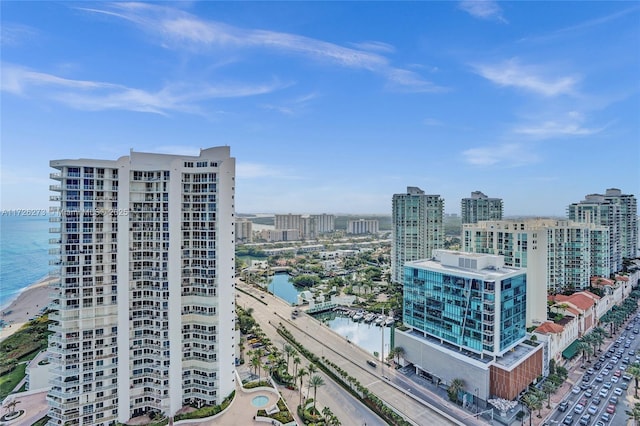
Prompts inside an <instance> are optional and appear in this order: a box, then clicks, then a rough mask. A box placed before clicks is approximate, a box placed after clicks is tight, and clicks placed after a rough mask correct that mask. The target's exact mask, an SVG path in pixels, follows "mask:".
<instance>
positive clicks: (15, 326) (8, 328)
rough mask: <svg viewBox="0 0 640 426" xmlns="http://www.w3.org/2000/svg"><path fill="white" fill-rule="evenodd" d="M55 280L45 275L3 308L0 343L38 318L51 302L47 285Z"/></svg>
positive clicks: (0, 317) (0, 318) (1, 311)
mask: <svg viewBox="0 0 640 426" xmlns="http://www.w3.org/2000/svg"><path fill="white" fill-rule="evenodd" d="M57 279H58V278H55V277H52V276H50V275H47V276H46V277H44V278H43V279H41V280H39V281H36V282H34V283H32V284H31V285H29V286H28V287H26V288H25V289H23V290H22V291H21V292H20V293H19V294H18V295H17V296H16V298H15V299H13V300H11V301H10V302H9V303H8V304H7V305H5V306H3V308H2V309H1V310H0V320H2V321H4V325H3V326H2V328H0V341H2V340H4V339H6V338H7V337H9V336H11V335H12V334H14V333H15V332H16V331H18V330H19V329H20V328H22V326H23V325H24V324H26V323H27V322H29V319H30V318H35V317H38V316H40V312H41V310H42V309H43V308H45V307H46V306H48V305H49V303H50V302H51V299H50V297H49V293H50V292H51V289H50V287H49V284H51V283H52V282H55V281H56V280H57Z"/></svg>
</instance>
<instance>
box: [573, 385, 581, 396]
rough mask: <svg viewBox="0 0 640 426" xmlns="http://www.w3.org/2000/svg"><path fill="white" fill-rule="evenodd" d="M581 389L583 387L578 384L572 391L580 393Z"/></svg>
mask: <svg viewBox="0 0 640 426" xmlns="http://www.w3.org/2000/svg"><path fill="white" fill-rule="evenodd" d="M580 390H581V389H580V388H579V387H577V386H576V387H574V388H573V389H571V393H575V394H578V393H580Z"/></svg>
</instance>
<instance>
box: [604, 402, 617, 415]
mask: <svg viewBox="0 0 640 426" xmlns="http://www.w3.org/2000/svg"><path fill="white" fill-rule="evenodd" d="M606 411H607V413H609V414H613V413H615V412H616V406H615V405H613V404H609V405H607V408H606Z"/></svg>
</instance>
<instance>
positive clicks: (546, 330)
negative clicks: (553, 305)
mask: <svg viewBox="0 0 640 426" xmlns="http://www.w3.org/2000/svg"><path fill="white" fill-rule="evenodd" d="M535 331H537V332H538V333H541V334H550V333H562V332H563V331H564V327H563V326H561V325H560V324H556V323H553V322H551V321H547V322H544V323H542V324H541V325H539V326H538V328H536V329H535Z"/></svg>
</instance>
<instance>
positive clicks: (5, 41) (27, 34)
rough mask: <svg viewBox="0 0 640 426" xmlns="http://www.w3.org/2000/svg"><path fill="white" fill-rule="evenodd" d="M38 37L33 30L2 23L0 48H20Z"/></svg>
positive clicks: (27, 27) (24, 26)
mask: <svg viewBox="0 0 640 426" xmlns="http://www.w3.org/2000/svg"><path fill="white" fill-rule="evenodd" d="M37 35H38V30H36V29H35V28H32V27H29V26H26V25H20V24H12V23H8V22H3V23H2V26H1V27H0V46H4V47H18V46H22V45H23V44H24V43H25V42H26V41H28V40H31V39H34V38H35V37H36V36H37Z"/></svg>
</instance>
